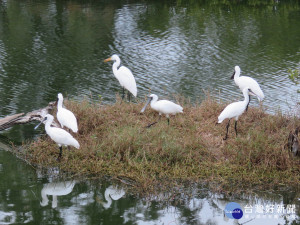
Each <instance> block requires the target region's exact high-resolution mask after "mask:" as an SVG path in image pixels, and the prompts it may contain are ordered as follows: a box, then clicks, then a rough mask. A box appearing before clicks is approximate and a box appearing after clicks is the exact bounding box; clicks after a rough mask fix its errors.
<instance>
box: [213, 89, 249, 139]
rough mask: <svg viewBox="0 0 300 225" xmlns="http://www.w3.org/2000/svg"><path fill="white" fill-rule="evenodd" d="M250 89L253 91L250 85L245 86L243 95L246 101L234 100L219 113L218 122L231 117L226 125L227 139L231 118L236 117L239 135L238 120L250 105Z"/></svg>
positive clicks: (235, 126)
mask: <svg viewBox="0 0 300 225" xmlns="http://www.w3.org/2000/svg"><path fill="white" fill-rule="evenodd" d="M249 91H252V90H250V89H249V87H245V88H244V89H243V95H244V97H245V99H244V101H239V102H233V103H231V104H229V105H228V106H226V108H225V109H224V110H223V111H222V112H221V114H220V115H219V117H218V122H217V123H222V122H223V120H225V119H229V120H228V124H227V126H226V129H227V131H226V135H225V137H224V138H223V139H224V140H226V139H227V137H228V128H229V125H230V119H231V118H235V125H234V129H235V133H236V135H237V121H238V119H239V116H240V115H242V114H243V112H244V111H245V110H246V108H247V106H248V103H249Z"/></svg>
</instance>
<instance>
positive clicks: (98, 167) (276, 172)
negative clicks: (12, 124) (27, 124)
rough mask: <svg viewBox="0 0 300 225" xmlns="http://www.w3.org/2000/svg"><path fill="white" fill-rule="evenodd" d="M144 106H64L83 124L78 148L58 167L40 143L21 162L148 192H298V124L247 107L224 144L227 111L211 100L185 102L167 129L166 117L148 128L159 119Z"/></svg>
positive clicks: (53, 151) (54, 151) (49, 145)
mask: <svg viewBox="0 0 300 225" xmlns="http://www.w3.org/2000/svg"><path fill="white" fill-rule="evenodd" d="M143 104H144V103H137V104H133V103H131V104H129V103H122V104H121V103H120V100H118V101H117V103H115V104H114V105H105V106H100V104H92V103H89V102H88V101H86V100H84V101H82V102H75V101H65V105H66V107H67V108H68V109H70V110H71V111H73V112H74V114H75V115H76V116H77V118H78V123H79V133H78V134H74V135H73V136H74V137H75V138H76V139H77V140H78V141H79V143H80V145H81V147H80V149H79V150H77V149H73V148H72V149H71V150H68V149H66V148H65V149H64V151H63V158H62V160H61V161H60V162H57V161H56V158H57V156H58V152H59V150H58V147H57V145H56V144H55V143H54V142H53V141H51V140H50V139H49V138H48V137H47V136H43V137H41V138H39V139H38V140H36V141H34V142H32V143H30V144H29V145H28V146H27V147H26V150H24V151H23V152H22V153H21V154H22V157H23V158H26V159H27V160H28V161H29V162H31V163H32V164H38V165H43V166H45V167H47V166H57V165H59V167H60V168H61V169H62V170H64V171H69V172H73V173H75V174H77V175H93V176H103V175H109V176H115V177H117V176H119V177H128V178H131V179H133V180H135V181H136V183H135V184H136V186H137V187H139V188H140V189H141V190H144V191H145V190H146V191H149V190H152V189H153V188H154V187H156V186H157V185H160V186H164V187H168V186H170V185H174V184H175V181H177V183H178V181H180V182H185V181H193V182H194V181H202V182H207V183H208V184H210V186H211V187H212V188H213V189H214V190H219V191H238V190H245V189H246V190H251V189H274V188H277V187H281V186H283V187H294V188H299V180H300V160H299V157H298V158H295V157H293V156H292V155H291V154H289V152H288V150H287V149H285V147H284V146H285V144H286V142H287V137H288V134H289V132H290V131H291V130H292V129H293V128H295V127H296V126H299V125H300V121H299V120H298V119H295V118H287V117H285V116H283V115H280V114H278V115H268V114H266V113H265V112H263V110H262V109H258V108H251V107H250V108H249V110H248V112H246V113H245V114H243V115H242V116H241V117H240V120H239V123H238V131H239V135H238V137H235V133H234V129H233V123H232V126H231V127H230V132H229V139H228V140H226V141H224V140H223V137H224V134H225V126H226V123H227V121H224V122H223V123H222V124H219V125H215V123H216V120H217V117H218V115H219V113H220V112H221V111H222V110H223V108H224V106H225V105H224V104H223V105H222V104H218V103H217V102H216V101H215V100H213V99H210V98H209V97H208V98H207V99H206V100H204V101H203V102H202V103H201V104H199V105H196V106H195V105H191V104H190V103H184V102H183V100H182V102H181V105H183V106H184V113H183V114H178V115H176V116H175V117H171V119H170V126H168V125H167V121H166V120H165V118H164V117H163V118H162V119H161V120H160V122H159V123H157V124H156V125H154V126H152V127H151V128H149V129H147V128H145V127H146V126H147V125H148V124H149V123H151V122H154V121H156V120H157V119H158V114H157V113H156V112H154V111H153V110H151V109H149V108H148V109H147V110H146V111H145V113H144V114H141V113H140V110H141V108H142V107H143ZM232 122H233V121H232Z"/></svg>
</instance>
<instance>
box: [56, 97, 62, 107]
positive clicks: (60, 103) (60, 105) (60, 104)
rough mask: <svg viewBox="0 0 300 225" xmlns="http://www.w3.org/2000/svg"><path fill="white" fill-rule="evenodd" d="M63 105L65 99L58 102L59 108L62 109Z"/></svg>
mask: <svg viewBox="0 0 300 225" xmlns="http://www.w3.org/2000/svg"><path fill="white" fill-rule="evenodd" d="M62 104H63V99H62V98H59V99H58V102H57V108H59V109H61V108H62Z"/></svg>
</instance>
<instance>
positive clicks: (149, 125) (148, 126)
mask: <svg viewBox="0 0 300 225" xmlns="http://www.w3.org/2000/svg"><path fill="white" fill-rule="evenodd" d="M156 123H157V122H154V123H150V124H148V125H147V126H146V128H150V127H151V126H153V125H154V124H156Z"/></svg>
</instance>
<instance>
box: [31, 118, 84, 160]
mask: <svg viewBox="0 0 300 225" xmlns="http://www.w3.org/2000/svg"><path fill="white" fill-rule="evenodd" d="M53 119H54V117H53V116H52V115H50V114H47V115H46V116H45V118H44V119H43V120H42V121H41V122H40V123H39V124H38V125H37V126H36V127H35V128H34V129H37V128H38V127H39V126H40V125H41V124H42V123H43V122H44V121H46V124H45V130H46V133H47V134H48V135H49V137H50V138H51V139H52V140H53V141H54V142H56V144H57V145H58V146H59V150H60V151H59V156H58V159H60V158H61V156H62V146H63V145H64V146H69V145H70V146H73V147H75V148H77V149H79V147H80V145H79V143H78V141H77V140H76V139H75V138H74V137H73V136H72V135H71V134H70V133H69V132H67V131H65V130H64V129H61V128H57V127H51V126H50V125H51V123H52V122H53Z"/></svg>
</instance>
